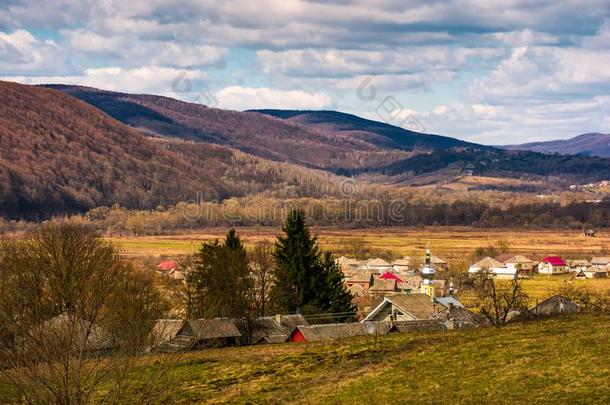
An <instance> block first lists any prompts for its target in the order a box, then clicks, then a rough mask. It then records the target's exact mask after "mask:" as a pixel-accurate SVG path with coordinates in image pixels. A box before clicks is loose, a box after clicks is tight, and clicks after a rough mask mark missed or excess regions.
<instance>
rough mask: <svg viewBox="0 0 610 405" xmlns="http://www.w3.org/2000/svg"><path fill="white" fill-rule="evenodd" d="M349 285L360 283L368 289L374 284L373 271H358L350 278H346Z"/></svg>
mask: <svg viewBox="0 0 610 405" xmlns="http://www.w3.org/2000/svg"><path fill="white" fill-rule="evenodd" d="M345 283H346V284H347V286H348V287H352V286H354V285H359V286H361V287H362V288H364V289H365V290H368V289H369V288H370V287H371V285H372V284H373V273H371V272H370V271H360V270H358V271H356V272H355V273H354V274H353V275H351V276H350V277H349V278H348V279H346V280H345Z"/></svg>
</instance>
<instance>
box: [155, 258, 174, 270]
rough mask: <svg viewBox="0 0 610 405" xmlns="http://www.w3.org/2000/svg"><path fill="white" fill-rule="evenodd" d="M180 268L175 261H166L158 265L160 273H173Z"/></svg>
mask: <svg viewBox="0 0 610 405" xmlns="http://www.w3.org/2000/svg"><path fill="white" fill-rule="evenodd" d="M176 267H178V263H176V262H175V261H173V260H165V261H163V262H161V263H159V264H158V265H157V270H159V271H171V270H174V269H175V268H176Z"/></svg>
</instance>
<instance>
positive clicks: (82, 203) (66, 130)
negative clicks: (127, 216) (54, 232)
mask: <svg viewBox="0 0 610 405" xmlns="http://www.w3.org/2000/svg"><path fill="white" fill-rule="evenodd" d="M331 177H332V176H330V175H328V174H326V173H318V172H316V171H312V170H307V169H304V168H301V167H295V166H291V165H288V164H282V163H277V162H270V161H266V160H265V159H262V158H260V157H256V156H252V155H249V154H246V153H243V152H240V151H237V150H235V149H232V148H229V147H226V146H222V145H213V144H207V143H200V142H197V143H194V142H188V141H183V140H177V139H163V138H158V137H157V138H154V137H148V136H145V135H144V134H142V133H141V132H140V131H136V130H134V129H132V128H130V127H128V126H126V125H124V124H122V123H120V122H119V121H116V120H115V119H113V118H112V117H110V116H108V115H107V114H105V113H104V112H102V111H100V110H99V109H97V108H94V107H93V106H91V105H89V104H87V103H85V102H83V101H81V100H78V99H76V98H74V97H72V96H70V95H67V94H64V93H62V92H59V91H56V90H53V89H47V88H43V87H37V86H27V85H20V84H16V83H8V82H0V215H1V216H8V217H29V218H36V217H38V218H46V217H49V216H51V215H53V214H61V213H67V212H76V211H85V210H87V209H90V208H92V207H96V206H100V205H113V204H120V205H123V206H125V207H128V208H155V207H156V206H158V205H165V204H175V203H178V202H180V201H186V200H191V199H194V198H195V197H196V196H197V195H198V194H199V195H201V197H202V198H203V199H204V200H220V199H223V198H227V197H231V196H243V195H247V194H253V193H258V192H263V191H269V190H274V189H279V190H286V189H289V188H290V187H292V188H294V187H296V186H302V187H303V190H307V192H308V193H310V194H315V193H316V190H321V189H322V188H323V187H325V186H326V183H327V182H328V181H332V178H331ZM312 184H313V185H314V186H311V187H306V186H307V185H312ZM325 190H326V189H325Z"/></svg>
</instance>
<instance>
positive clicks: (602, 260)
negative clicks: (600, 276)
mask: <svg viewBox="0 0 610 405" xmlns="http://www.w3.org/2000/svg"><path fill="white" fill-rule="evenodd" d="M609 264H610V257H608V256H603V257H594V258H592V259H591V265H593V266H607V265H609Z"/></svg>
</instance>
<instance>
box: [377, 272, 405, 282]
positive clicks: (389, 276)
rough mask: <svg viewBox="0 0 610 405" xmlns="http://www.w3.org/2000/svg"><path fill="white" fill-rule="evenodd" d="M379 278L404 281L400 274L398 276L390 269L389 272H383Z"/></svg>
mask: <svg viewBox="0 0 610 405" xmlns="http://www.w3.org/2000/svg"><path fill="white" fill-rule="evenodd" d="M379 278H382V279H384V280H396V281H397V282H399V283H402V279H401V278H400V277H398V276H397V275H396V274H394V273H390V272H389V271H388V272H385V273H383V274H382V275H381V277H379Z"/></svg>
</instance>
